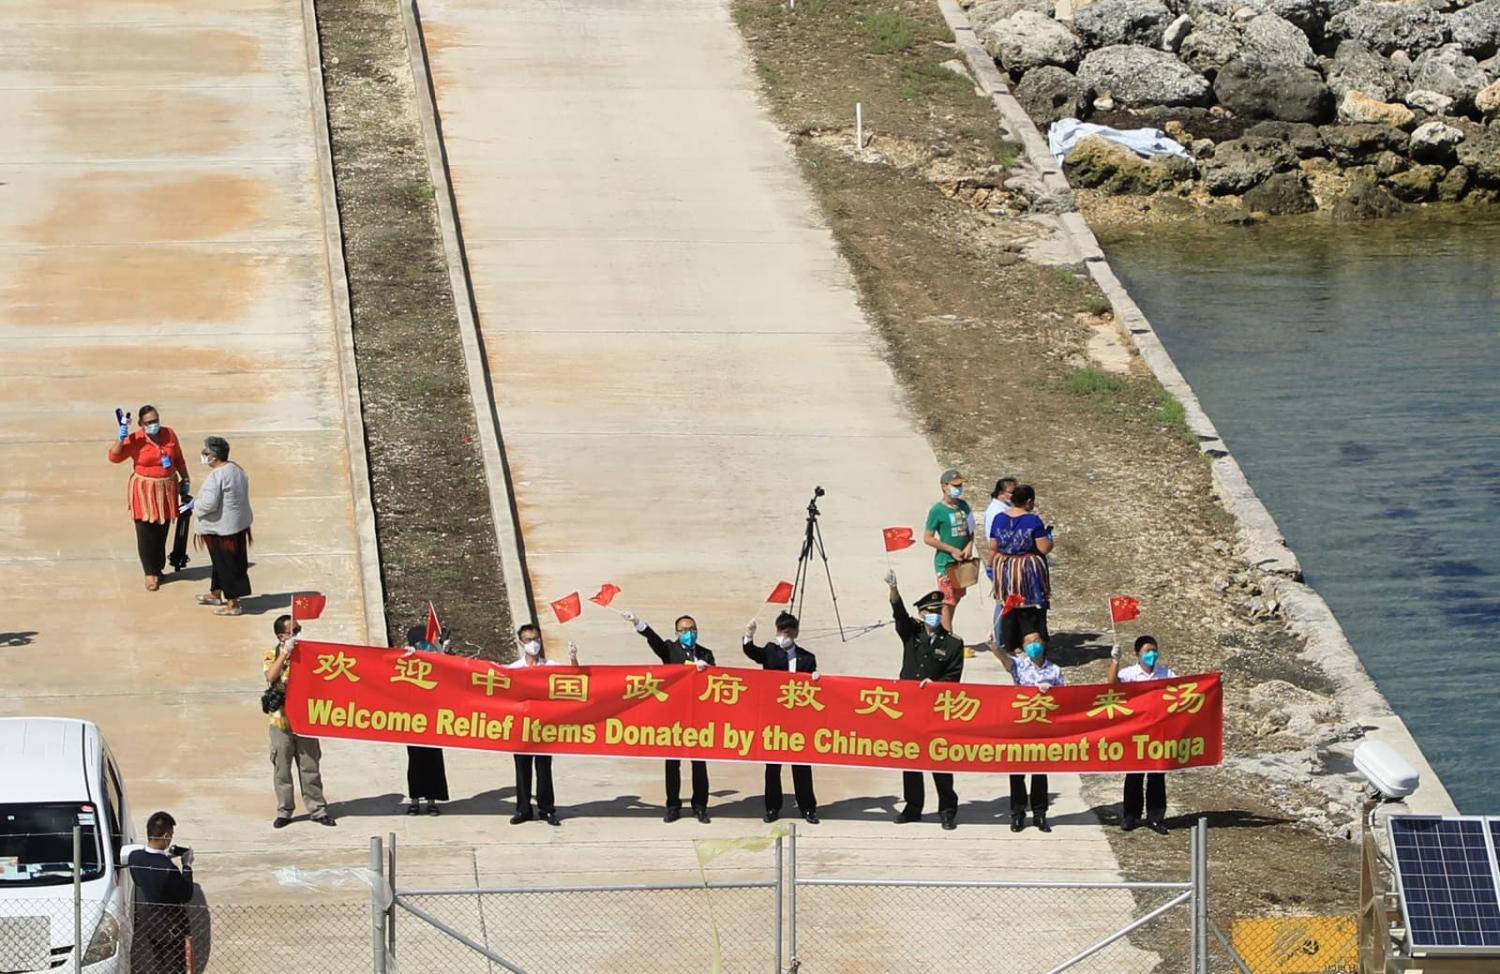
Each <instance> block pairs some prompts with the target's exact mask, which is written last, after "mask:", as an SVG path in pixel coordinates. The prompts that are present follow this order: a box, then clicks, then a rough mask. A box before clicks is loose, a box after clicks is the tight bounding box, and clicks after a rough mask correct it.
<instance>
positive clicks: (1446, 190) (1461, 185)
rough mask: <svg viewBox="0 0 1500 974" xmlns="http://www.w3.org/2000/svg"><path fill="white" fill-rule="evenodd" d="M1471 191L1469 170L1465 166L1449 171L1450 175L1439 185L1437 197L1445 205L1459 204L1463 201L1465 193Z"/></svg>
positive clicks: (1455, 167)
mask: <svg viewBox="0 0 1500 974" xmlns="http://www.w3.org/2000/svg"><path fill="white" fill-rule="evenodd" d="M1468 190H1469V170H1468V169H1466V168H1464V167H1463V166H1454V167H1453V168H1452V169H1450V170H1448V175H1446V176H1444V177H1443V181H1442V182H1440V183H1438V188H1437V197H1438V199H1440V200H1442V201H1443V202H1444V203H1457V202H1458V201H1459V200H1461V199H1463V197H1464V193H1466V192H1468Z"/></svg>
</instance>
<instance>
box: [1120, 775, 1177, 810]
mask: <svg viewBox="0 0 1500 974" xmlns="http://www.w3.org/2000/svg"><path fill="white" fill-rule="evenodd" d="M1143 806H1144V807H1145V810H1146V818H1147V820H1148V821H1152V822H1159V821H1161V820H1162V819H1164V818H1166V817H1167V776H1166V775H1165V774H1163V773H1162V772H1160V771H1150V772H1146V771H1141V772H1137V773H1134V774H1127V775H1126V776H1125V807H1124V809H1123V816H1124V817H1125V818H1133V819H1139V818H1140V817H1141V808H1142V807H1143Z"/></svg>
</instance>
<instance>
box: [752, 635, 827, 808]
mask: <svg viewBox="0 0 1500 974" xmlns="http://www.w3.org/2000/svg"><path fill="white" fill-rule="evenodd" d="M797 632H798V624H797V617H796V616H794V615H792V614H791V613H790V612H783V613H781V614H780V615H778V616H777V617H776V641H775V642H774V643H766V644H765V645H763V646H758V645H756V643H755V620H754V619H751V620H750V624H749V625H747V626H746V627H745V640H744V644H743V645H744V650H745V655H746V656H748V657H750V658H751V659H752V660H754V661H755V662H757V663H759V664H760V666H761V669H764V670H779V671H781V672H784V673H809V674H811V675H812V677H811V678H812V679H814V680H816V679H817V678H818V658H817V657H816V656H814V655H813V654H812V653H810V652H808V651H807V650H805V649H803V648H802V647H801V646H798V645H797ZM792 788H793V790H794V791H795V792H796V795H797V810H798V811H799V812H801V813H802V818H803V819H804V820H806V822H807V823H808V824H809V825H817V824H818V796H817V795H816V794H815V793H814V792H813V773H812V768H811V767H810V766H808V765H806V764H794V765H792ZM783 801H784V796H783V795H782V791H781V765H779V764H768V765H766V817H765V821H767V822H774V821H776V820H777V819H778V818H780V817H781V806H782V804H783Z"/></svg>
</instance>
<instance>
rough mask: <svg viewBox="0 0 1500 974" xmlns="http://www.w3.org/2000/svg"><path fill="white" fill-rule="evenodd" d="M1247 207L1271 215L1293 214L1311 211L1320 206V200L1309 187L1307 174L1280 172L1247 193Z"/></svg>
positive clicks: (1268, 177)
mask: <svg viewBox="0 0 1500 974" xmlns="http://www.w3.org/2000/svg"><path fill="white" fill-rule="evenodd" d="M1245 208H1246V209H1247V210H1255V211H1259V212H1261V213H1268V214H1270V215H1271V216H1291V215H1292V214H1295V213H1311V212H1312V211H1313V210H1316V209H1317V208H1318V201H1317V200H1315V199H1313V194H1312V190H1310V189H1308V188H1307V177H1306V176H1304V175H1302V174H1301V173H1300V172H1278V173H1272V174H1271V175H1270V176H1267V177H1266V181H1265V182H1263V183H1261V184H1260V185H1259V186H1256V187H1254V188H1253V189H1251V190H1249V191H1248V192H1247V193H1245Z"/></svg>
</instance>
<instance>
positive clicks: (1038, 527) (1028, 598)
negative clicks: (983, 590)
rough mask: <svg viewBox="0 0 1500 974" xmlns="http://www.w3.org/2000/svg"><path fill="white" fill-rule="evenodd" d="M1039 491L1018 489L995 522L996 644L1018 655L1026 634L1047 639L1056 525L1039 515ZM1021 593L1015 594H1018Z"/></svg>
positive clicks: (1024, 486) (992, 525)
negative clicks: (1049, 560)
mask: <svg viewBox="0 0 1500 974" xmlns="http://www.w3.org/2000/svg"><path fill="white" fill-rule="evenodd" d="M1035 508H1036V489H1035V488H1033V487H1032V486H1031V485H1030V484H1022V485H1021V486H1019V487H1017V488H1016V489H1015V490H1014V491H1013V492H1012V493H1011V498H1010V509H1009V510H1006V511H1002V512H1000V513H999V514H996V515H995V517H994V520H992V521H991V522H990V545H991V550H992V551H993V554H992V556H991V564H992V566H993V568H994V575H995V635H994V639H993V642H992V643H991V646H992V647H993V648H994V651H995V653H996V655H997V656H998V655H999V653H1000V651H1001V650H1004V651H1005V652H1007V653H1015V652H1016V651H1017V650H1019V649H1020V648H1021V647H1022V645H1023V640H1022V636H1023V635H1024V634H1026V633H1031V632H1036V633H1040V634H1041V637H1042V639H1044V640H1045V639H1046V638H1047V606H1048V604H1049V603H1050V601H1051V598H1052V580H1051V576H1050V574H1049V573H1048V570H1047V555H1048V554H1049V553H1050V552H1051V551H1052V529H1051V528H1049V527H1047V526H1046V525H1045V524H1043V523H1042V519H1041V518H1040V517H1038V516H1037V515H1036V513H1035ZM1012 596H1015V598H1012Z"/></svg>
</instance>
